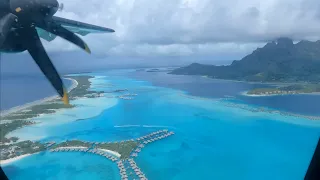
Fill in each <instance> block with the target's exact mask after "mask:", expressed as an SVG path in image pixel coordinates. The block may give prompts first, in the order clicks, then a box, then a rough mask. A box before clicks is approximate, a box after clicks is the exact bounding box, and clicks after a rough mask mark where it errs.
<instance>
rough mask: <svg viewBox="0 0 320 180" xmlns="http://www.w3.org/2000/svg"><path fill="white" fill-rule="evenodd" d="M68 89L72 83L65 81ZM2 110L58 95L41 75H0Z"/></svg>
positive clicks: (0, 106)
mask: <svg viewBox="0 0 320 180" xmlns="http://www.w3.org/2000/svg"><path fill="white" fill-rule="evenodd" d="M63 81H64V83H65V85H66V87H69V86H71V84H72V81H70V80H68V79H63ZM0 88H1V91H0V97H1V98H0V110H7V109H10V108H12V107H15V106H19V105H22V104H25V103H30V102H33V101H36V100H39V99H43V98H45V97H48V96H53V95H56V91H55V90H54V89H53V88H52V86H51V84H50V83H49V82H48V80H47V79H46V78H45V77H44V76H41V75H12V74H10V75H9V74H1V75H0Z"/></svg>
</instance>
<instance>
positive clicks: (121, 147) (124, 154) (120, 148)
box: [96, 141, 138, 159]
mask: <svg viewBox="0 0 320 180" xmlns="http://www.w3.org/2000/svg"><path fill="white" fill-rule="evenodd" d="M137 146H138V142H136V141H124V142H112V143H106V144H98V145H96V148H101V149H108V150H112V151H116V152H118V153H119V154H120V155H121V159H127V158H129V157H130V153H131V152H132V150H133V149H135V148H136V147H137Z"/></svg>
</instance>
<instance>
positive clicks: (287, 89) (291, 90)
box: [247, 84, 320, 95]
mask: <svg viewBox="0 0 320 180" xmlns="http://www.w3.org/2000/svg"><path fill="white" fill-rule="evenodd" d="M316 92H319V93H320V84H294V85H289V86H284V87H277V88H257V89H253V90H250V91H248V92H247V94H249V95H279V94H302V93H316Z"/></svg>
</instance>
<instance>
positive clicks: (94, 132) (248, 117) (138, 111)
mask: <svg viewBox="0 0 320 180" xmlns="http://www.w3.org/2000/svg"><path fill="white" fill-rule="evenodd" d="M91 75H94V76H96V77H95V78H94V79H92V87H91V88H92V89H94V90H105V91H113V90H116V89H124V88H127V89H128V90H129V92H130V93H136V94H138V95H137V96H135V97H134V99H133V100H123V99H118V98H114V96H115V95H119V94H117V93H106V95H105V97H100V98H96V99H78V100H75V101H72V102H71V103H72V104H75V105H78V107H77V108H74V109H72V110H63V111H60V112H57V113H56V114H54V115H44V116H41V117H39V118H37V119H36V120H39V121H41V122H42V123H41V124H38V125H34V126H28V127H25V128H22V129H19V130H17V131H15V132H13V133H11V134H9V136H18V137H19V138H21V139H22V140H23V139H32V140H40V141H44V142H46V141H51V140H55V141H57V142H59V141H65V140H67V139H75V138H76V139H81V140H87V141H98V142H102V141H118V140H126V139H131V138H137V137H140V136H143V135H145V134H147V133H150V132H152V131H156V130H159V129H163V128H166V129H169V130H172V131H174V132H175V135H174V136H172V137H169V138H167V139H164V140H161V141H158V142H155V143H152V144H150V145H148V146H146V147H145V148H143V149H142V152H141V153H140V154H139V156H138V157H137V158H136V159H135V161H136V162H137V165H138V166H139V167H140V168H141V170H142V171H143V172H144V173H145V174H146V176H147V178H148V179H151V180H168V179H174V180H193V179H227V180H229V179H230V180H234V179H244V180H256V179H259V180H264V179H265V180H269V179H275V180H277V179H279V180H284V179H290V180H294V179H297V180H300V179H303V177H304V175H305V172H306V170H307V168H308V165H309V162H310V160H311V157H312V155H313V151H314V148H315V146H316V143H317V140H318V139H319V136H320V121H312V120H309V119H304V118H299V117H291V116H283V115H280V114H276V113H272V114H270V113H267V112H251V111H247V110H244V109H240V108H237V107H229V106H225V104H226V103H229V102H232V103H235V104H245V105H247V106H249V107H250V106H252V107H256V106H264V107H268V108H271V109H277V110H281V111H288V112H292V113H297V114H305V115H320V112H319V111H320V96H315V95H297V96H292V95H288V96H273V97H247V96H243V95H241V93H242V92H243V91H246V90H249V89H250V88H252V87H262V86H265V85H257V84H256V85H255V84H248V83H238V82H232V81H221V80H212V79H208V78H204V77H196V76H176V75H169V74H166V73H165V72H154V73H151V72H144V71H136V70H115V71H107V72H96V73H91ZM226 97H228V98H230V97H231V98H233V99H231V100H229V99H225V98H226ZM77 119H81V120H79V121H77ZM3 169H4V171H5V173H6V174H7V175H8V176H9V178H10V179H55V180H56V179H80V180H82V179H83V180H84V179H110V180H118V179H120V176H119V174H118V170H117V167H116V165H115V164H114V163H112V162H109V161H108V160H105V158H102V157H99V156H95V155H92V154H85V153H80V152H76V153H72V152H64V153H50V152H42V153H39V154H35V155H32V156H28V157H26V158H23V159H21V160H18V161H15V162H13V163H10V164H6V165H4V166H3Z"/></svg>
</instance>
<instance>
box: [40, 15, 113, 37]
mask: <svg viewBox="0 0 320 180" xmlns="http://www.w3.org/2000/svg"><path fill="white" fill-rule="evenodd" d="M52 18H53V20H54V21H55V22H57V23H58V24H61V26H63V27H64V28H66V29H68V30H69V31H71V32H74V33H77V34H80V35H81V36H85V35H87V34H90V33H113V32H115V31H114V30H113V29H110V28H105V27H101V26H96V25H92V24H87V23H83V22H79V21H74V20H70V19H65V18H62V17H57V16H53V17H52ZM36 29H37V32H38V34H39V36H40V37H41V38H42V39H45V40H47V41H52V40H54V39H55V38H56V35H54V34H52V33H50V32H47V31H45V30H43V29H41V28H36Z"/></svg>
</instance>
